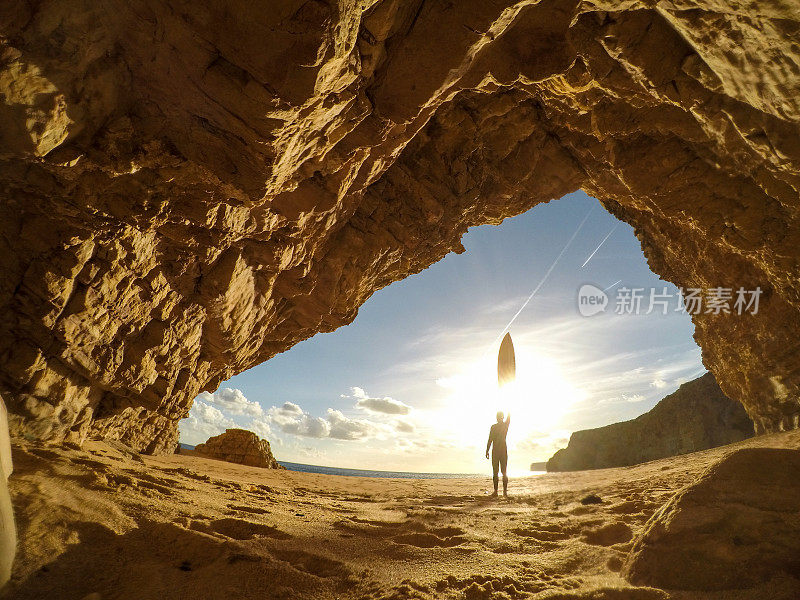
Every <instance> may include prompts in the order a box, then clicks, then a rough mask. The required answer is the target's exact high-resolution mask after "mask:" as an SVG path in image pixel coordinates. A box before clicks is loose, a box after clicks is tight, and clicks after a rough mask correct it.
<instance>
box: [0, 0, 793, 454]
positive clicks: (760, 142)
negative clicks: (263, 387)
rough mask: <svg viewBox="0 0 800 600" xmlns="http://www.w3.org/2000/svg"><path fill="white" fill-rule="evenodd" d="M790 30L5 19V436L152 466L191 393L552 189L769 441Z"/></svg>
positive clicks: (415, 9)
mask: <svg viewBox="0 0 800 600" xmlns="http://www.w3.org/2000/svg"><path fill="white" fill-rule="evenodd" d="M799 13H800V9H798V7H797V6H796V5H795V4H794V3H791V2H788V3H787V2H779V1H778V0H766V1H763V0H758V1H756V0H749V1H747V0H746V1H745V2H740V3H738V4H736V5H735V7H732V6H731V5H729V3H726V2H717V1H716V0H701V1H700V2H685V1H683V0H662V1H659V2H656V1H655V0H626V1H624V2H618V1H615V2H611V1H610V0H587V1H577V0H540V1H538V2H533V1H528V0H523V1H520V2H517V3H511V2H503V1H495V0H488V1H487V0H463V1H459V2H457V3H452V2H443V1H432V0H427V1H423V0H377V1H376V0H341V1H339V2H336V1H333V0H330V1H329V0H275V1H273V2H269V3H253V2H248V1H244V0H215V1H211V2H203V3H196V2H186V1H184V0H169V1H166V2H164V1H158V2H156V1H154V0H124V1H123V0H107V1H106V2H102V3H98V2H92V1H91V0H71V1H69V2H66V1H64V0H10V1H9V2H5V3H3V4H2V6H0V44H2V47H1V48H0V136H1V138H0V180H2V186H0V194H1V195H2V201H0V274H2V275H0V309H2V310H1V311H0V315H2V318H1V319H0V388H2V391H3V392H4V393H5V394H6V397H7V398H8V404H9V409H10V412H11V413H12V415H11V428H12V432H13V433H20V432H23V431H24V432H26V433H28V434H31V435H36V436H38V437H41V438H48V439H74V440H75V441H81V440H82V439H84V438H85V437H86V436H87V435H100V436H104V437H106V438H109V439H119V440H121V441H123V442H125V443H126V444H129V445H130V446H132V447H133V448H135V449H137V450H141V451H145V452H164V451H171V450H172V449H173V448H174V447H175V443H176V441H177V427H176V424H177V421H178V420H179V419H180V418H182V417H184V416H186V414H187V413H188V410H189V407H190V406H191V402H192V399H193V398H194V397H195V396H196V395H197V393H198V392H200V391H202V390H214V389H215V388H216V387H217V386H218V385H219V383H220V382H222V381H224V380H225V379H227V378H229V377H230V376H232V375H233V374H235V373H238V372H240V371H242V370H244V369H247V368H249V367H252V366H254V365H256V364H258V363H260V362H262V361H264V360H267V359H269V358H270V357H271V356H274V355H275V354H276V353H278V352H281V351H284V350H286V349H288V348H290V347H291V346H292V345H293V344H295V343H297V342H298V341H300V340H303V339H305V338H308V337H309V336H311V335H314V334H315V333H317V332H320V331H331V330H333V329H335V328H337V327H339V326H341V325H343V324H346V323H349V322H350V321H352V319H353V318H354V317H355V316H356V313H357V310H358V307H359V306H360V304H361V303H363V302H364V301H365V300H366V299H367V298H368V297H369V296H370V294H372V293H373V292H374V291H375V290H377V289H379V288H381V287H383V286H385V285H388V284H389V283H391V282H392V281H395V280H398V279H401V278H403V277H405V276H407V275H409V274H411V273H415V272H418V271H420V270H421V269H424V268H426V267H427V266H429V265H430V264H432V263H433V262H435V261H437V260H439V259H440V258H442V257H443V256H444V255H445V254H447V253H448V252H451V251H455V252H460V251H462V246H461V244H460V241H459V240H460V237H461V235H462V234H463V233H464V232H465V231H466V229H467V227H469V226H471V225H476V224H480V223H498V222H500V221H501V220H502V219H503V218H505V217H508V216H512V215H516V214H519V213H521V212H523V211H525V210H527V209H529V208H530V207H532V206H534V205H535V204H537V203H539V202H544V201H548V200H550V199H554V198H558V197H560V196H562V195H564V194H565V193H567V192H570V191H574V190H576V189H579V188H583V189H585V190H586V191H587V192H588V193H590V194H592V195H594V196H596V197H597V198H599V199H600V200H601V201H602V202H603V203H604V205H605V206H606V207H607V208H608V209H609V210H610V211H611V212H613V213H614V214H615V215H617V216H618V217H619V218H620V219H622V220H624V221H626V222H628V223H631V224H632V225H633V226H634V227H635V229H636V233H637V235H638V236H639V238H640V240H641V241H642V246H643V248H644V251H645V254H646V256H647V257H648V260H649V261H650V265H651V267H652V268H653V270H654V271H655V272H656V273H658V274H660V275H661V276H663V277H665V278H667V279H669V280H671V281H673V282H675V283H676V284H678V285H683V286H695V287H704V288H708V287H714V286H726V287H739V286H744V287H754V286H756V285H760V286H761V287H762V289H763V290H764V295H763V296H762V301H761V307H760V312H759V313H758V314H757V315H748V316H744V317H740V316H732V315H725V314H722V315H705V314H703V315H699V316H697V317H696V318H695V324H696V337H697V340H698V342H699V343H700V345H701V346H702V348H703V357H704V361H705V364H706V365H707V366H708V368H709V369H710V370H711V371H712V372H714V373H715V374H716V376H717V378H718V380H719V381H720V385H721V386H722V388H723V390H724V391H725V393H726V394H728V395H729V396H730V397H732V398H734V399H736V400H739V401H741V402H742V403H743V404H744V406H745V407H746V409H747V411H748V413H749V414H750V416H751V417H752V418H753V419H754V420H755V422H756V425H757V428H758V430H759V431H773V430H778V429H785V428H792V427H797V426H798V419H799V416H800V405H799V404H798V390H799V389H800V368H798V365H799V364H800V359H799V358H798V344H799V343H800V342H799V341H798V340H800V336H798V327H799V325H798V324H800V313H799V307H800V278H798V254H799V253H800V252H799V251H798V247H800V228H798V190H799V189H800V177H799V176H798V175H799V173H798V171H799V170H800V135H798V133H800V127H798V117H799V116H800V77H799V76H798V73H799V72H800V35H799V34H798V22H800V14H799Z"/></svg>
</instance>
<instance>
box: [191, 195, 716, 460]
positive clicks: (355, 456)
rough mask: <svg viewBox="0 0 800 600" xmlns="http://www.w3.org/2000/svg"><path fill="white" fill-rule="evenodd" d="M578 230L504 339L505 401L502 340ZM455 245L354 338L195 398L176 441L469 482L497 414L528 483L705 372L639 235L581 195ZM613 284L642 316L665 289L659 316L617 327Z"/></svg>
mask: <svg viewBox="0 0 800 600" xmlns="http://www.w3.org/2000/svg"><path fill="white" fill-rule="evenodd" d="M587 215H588V218H586V217H587ZM584 219H586V220H585V223H584V225H583V227H582V228H581V229H580V230H579V231H578V234H577V235H576V236H575V238H574V241H573V242H572V243H571V244H570V245H569V246H568V247H567V249H566V250H565V251H564V252H563V255H562V256H561V258H560V259H559V260H558V262H557V263H556V265H555V267H554V268H553V269H552V273H551V274H550V276H549V278H547V280H546V281H545V283H544V284H543V285H542V287H541V289H540V291H539V292H538V293H537V294H536V295H535V296H534V298H533V299H532V300H531V302H530V303H529V304H528V305H527V306H526V307H525V309H524V310H523V311H522V312H521V313H520V315H519V317H518V318H517V319H516V320H515V321H514V323H513V324H512V325H511V327H510V332H511V335H512V337H513V339H514V344H515V348H516V350H517V358H518V384H517V389H516V390H515V391H514V395H513V398H512V397H510V396H509V397H501V396H499V395H498V392H497V390H496V375H494V369H495V364H496V363H495V361H496V351H497V346H498V344H499V340H498V339H497V338H498V336H499V334H500V333H501V332H502V330H503V328H504V327H505V326H506V324H507V323H508V322H509V320H510V319H511V318H512V317H513V316H514V314H515V313H516V312H517V311H518V310H519V308H520V307H521V306H522V304H523V303H524V302H525V299H526V298H527V297H528V295H529V294H530V293H531V291H532V290H533V289H534V288H535V287H536V285H537V284H538V283H539V282H540V281H541V280H542V278H543V277H544V275H545V273H546V272H547V270H548V268H549V267H551V266H552V265H553V262H554V260H555V259H556V258H557V257H558V255H559V253H561V252H562V250H563V249H564V247H565V244H566V243H567V241H568V240H569V239H570V237H571V236H572V235H573V234H574V233H575V231H576V229H577V228H578V226H579V224H580V223H581V222H582V221H583V220H584ZM609 234H610V235H609ZM607 236H608V237H607ZM606 237H607V239H606V241H605V243H603V244H602V246H600V248H599V250H597V251H596V253H595V254H594V255H593V256H592V258H591V260H590V261H589V262H588V263H587V264H586V265H585V266H582V265H583V263H584V262H585V261H586V259H587V258H588V257H589V256H591V255H592V253H593V252H594V251H595V250H596V249H597V247H598V245H600V243H601V242H602V241H603V240H604V239H605V238H606ZM463 243H464V246H465V247H466V249H467V251H466V252H465V253H464V254H460V255H456V254H449V255H448V256H446V257H445V258H444V259H443V260H441V261H440V262H438V263H436V264H435V265H433V266H431V267H430V268H428V269H426V270H425V271H423V272H422V273H419V274H417V275H413V276H411V277H409V278H407V279H405V280H403V281H399V282H397V283H394V284H392V285H391V286H389V287H387V288H384V289H383V290H380V291H378V292H376V293H375V294H374V295H373V296H372V297H371V298H370V299H369V300H368V301H367V302H366V303H365V304H364V305H363V306H362V307H361V309H360V311H359V315H358V317H357V318H356V319H355V321H354V322H353V323H352V324H351V325H349V326H346V327H342V328H340V329H338V330H337V331H335V332H333V333H327V334H319V335H317V336H315V337H313V338H311V339H310V340H306V341H305V342H301V343H300V344H298V345H296V346H295V347H293V348H292V349H291V350H289V351H287V352H285V353H283V354H281V355H278V356H276V357H274V358H273V359H271V360H270V361H268V362H266V363H264V364H262V365H259V366H257V367H255V368H253V369H250V370H249V371H247V372H245V373H241V374H240V375H237V376H235V377H233V378H232V379H230V380H228V381H227V382H225V383H223V384H222V385H221V386H220V390H218V391H217V392H216V393H215V394H208V393H205V394H201V396H199V397H198V399H197V400H196V401H195V405H194V407H193V409H192V413H191V414H190V418H189V419H186V420H184V421H182V422H181V426H180V431H181V441H183V442H186V443H190V444H194V443H199V442H201V441H205V439H206V438H207V437H209V436H210V435H214V434H216V433H219V432H221V431H223V430H224V429H225V427H231V426H243V427H246V428H250V429H252V430H254V431H256V432H257V433H259V434H260V435H261V436H262V437H265V438H267V439H269V440H270V441H271V442H272V445H273V451H274V453H275V454H276V456H277V458H278V459H279V460H287V461H293V462H306V463H313V464H324V465H331V466H341V467H352V468H366V469H387V470H411V471H442V472H479V471H481V470H485V469H486V461H485V459H484V458H483V456H482V455H483V449H484V447H485V443H486V433H487V432H488V427H489V425H490V424H491V423H492V421H493V415H494V413H495V411H496V410H497V409H498V408H501V409H508V408H510V407H512V406H513V408H512V409H511V412H512V427H511V429H510V431H509V437H510V441H511V444H510V454H511V457H510V464H511V467H510V468H511V469H512V471H517V472H522V471H525V470H526V469H527V467H528V464H529V463H530V462H531V461H540V460H546V459H547V458H548V457H549V456H550V455H551V454H552V453H553V452H554V451H555V450H556V449H558V448H559V447H561V446H563V445H565V443H566V439H567V438H568V437H569V434H570V433H571V432H572V431H575V430H578V429H585V428H589V427H597V426H601V425H606V424H609V423H613V422H617V421H620V420H625V419H630V418H633V417H636V416H638V415H639V414H642V413H644V412H646V411H647V410H649V409H650V408H651V407H652V406H653V405H654V404H655V403H656V402H657V401H658V400H659V399H660V398H662V397H663V396H664V395H666V394H668V393H670V392H672V391H674V390H675V389H676V388H677V387H678V386H679V385H680V384H681V383H683V382H684V381H688V380H690V379H693V378H695V377H697V376H699V375H700V374H702V373H703V372H704V371H705V369H704V368H703V366H702V363H701V360H700V350H699V348H698V347H697V345H696V344H695V343H694V341H693V339H692V333H693V326H692V323H691V321H690V319H689V316H688V315H686V314H685V313H683V312H681V311H679V310H675V309H676V308H678V307H679V306H680V304H679V302H678V299H677V290H676V289H675V287H674V286H672V285H671V284H668V283H666V282H663V281H662V280H660V279H659V278H658V277H657V276H656V275H654V274H653V273H652V272H651V271H650V269H649V268H648V266H647V263H646V260H645V258H644V256H643V254H642V251H641V247H640V245H639V242H638V240H637V239H636V237H635V236H634V234H633V229H632V228H631V227H630V226H628V225H626V224H624V223H621V222H619V221H618V220H617V219H616V218H615V217H613V216H611V215H610V214H609V213H607V212H606V211H605V210H604V209H603V208H602V206H601V205H600V203H599V202H598V201H597V200H595V199H593V198H590V197H589V196H587V195H586V194H585V193H583V192H576V193H574V194H570V195H568V196H566V197H564V198H562V199H560V200H556V201H553V202H550V203H549V204H542V205H539V206H536V207H535V208H533V209H531V210H530V211H528V212H527V213H525V214H523V215H520V216H517V217H514V218H511V219H506V220H505V221H504V222H503V223H502V224H501V225H499V226H491V225H484V226H480V227H474V228H472V229H471V230H470V231H469V232H468V233H467V234H466V235H465V236H464V238H463ZM586 283H590V284H593V285H596V286H597V287H599V288H601V289H605V288H608V287H609V286H611V287H610V288H609V289H608V291H607V294H608V295H609V298H610V300H609V305H608V307H607V309H606V310H605V311H604V312H601V313H599V314H597V315H594V316H591V317H584V316H581V315H580V314H579V311H578V308H577V302H578V300H577V296H578V289H579V288H580V287H581V285H583V284H586ZM614 284H616V285H614ZM623 287H628V288H645V291H644V293H643V295H644V300H643V303H642V308H643V310H642V313H644V312H646V309H647V308H648V294H649V289H650V288H652V287H655V288H657V291H658V292H661V291H662V289H663V288H664V287H667V293H668V294H671V295H672V296H671V298H670V299H669V304H668V314H667V315H663V314H660V309H659V310H654V311H653V312H652V313H651V314H637V315H631V314H616V312H615V303H616V297H617V295H618V294H619V293H620V292H619V289H620V288H623ZM512 434H513V435H512Z"/></svg>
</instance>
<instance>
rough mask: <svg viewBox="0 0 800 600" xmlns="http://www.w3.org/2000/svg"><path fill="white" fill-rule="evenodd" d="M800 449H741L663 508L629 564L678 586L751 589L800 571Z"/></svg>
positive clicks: (640, 580) (639, 575)
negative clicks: (799, 515)
mask: <svg viewBox="0 0 800 600" xmlns="http://www.w3.org/2000/svg"><path fill="white" fill-rule="evenodd" d="M798 473H800V451H798V450H789V449H779V448H746V449H742V450H738V451H736V452H734V453H733V454H731V455H729V456H727V457H726V458H724V459H723V460H722V461H721V462H720V463H719V464H717V465H715V466H713V467H712V468H711V469H710V470H709V471H708V472H707V473H706V474H705V475H704V476H703V477H702V478H701V479H700V480H699V481H698V482H697V483H695V484H693V485H690V486H689V487H687V488H685V489H684V490H682V491H680V492H678V493H677V494H676V495H675V496H674V497H673V498H672V499H671V500H670V501H669V502H667V504H665V505H664V506H663V507H662V508H661V509H659V510H658V512H656V514H655V515H653V517H652V518H651V519H650V521H649V522H648V523H647V525H646V527H645V531H644V533H642V534H641V536H639V537H638V538H637V539H636V540H635V543H634V546H633V549H632V550H631V553H630V556H629V558H628V560H627V562H626V564H625V567H624V574H625V576H626V577H627V578H628V579H629V580H630V581H631V582H634V583H637V584H645V585H653V586H656V587H660V588H666V589H674V590H704V591H706V590H731V589H743V588H750V587H753V586H755V585H757V584H759V583H763V582H766V581H769V580H770V579H771V578H773V577H787V576H791V577H795V578H797V577H798V576H800V521H798V514H800V479H798V477H797V474H798Z"/></svg>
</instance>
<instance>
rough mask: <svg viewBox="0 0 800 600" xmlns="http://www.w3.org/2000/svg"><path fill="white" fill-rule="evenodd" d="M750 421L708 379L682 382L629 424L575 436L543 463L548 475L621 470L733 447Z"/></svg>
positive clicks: (750, 429)
mask: <svg viewBox="0 0 800 600" xmlns="http://www.w3.org/2000/svg"><path fill="white" fill-rule="evenodd" d="M753 432H754V428H753V422H752V421H751V420H750V418H749V417H748V416H747V413H746V412H745V410H744V408H743V407H742V405H741V404H740V403H738V402H736V401H734V400H731V399H730V398H728V397H727V396H725V394H723V393H722V390H721V389H720V388H719V385H717V382H716V380H715V379H714V376H713V375H712V374H711V373H706V374H705V375H703V376H702V377H699V378H698V379H695V380H693V381H690V382H688V383H684V384H683V385H682V386H681V387H680V388H678V389H677V390H676V391H675V392H674V393H672V394H670V395H669V396H667V397H665V398H663V399H662V400H661V401H660V402H659V403H658V404H656V405H655V406H654V407H653V409H652V410H650V412H647V413H645V414H643V415H641V416H639V417H637V418H635V419H633V420H632V421H625V422H622V423H614V424H613V425H607V426H605V427H600V428H598V429H587V430H584V431H576V432H575V433H573V434H572V436H571V437H570V440H569V444H568V445H567V447H566V448H562V449H561V450H559V451H558V452H556V453H555V454H554V455H553V457H552V458H551V459H550V460H549V461H547V470H548V471H580V470H583V469H603V468H606V467H623V466H627V465H635V464H638V463H642V462H647V461H649V460H656V459H658V458H665V457H667V456H676V455H678V454H686V453H688V452H695V451H697V450H705V449H707V448H714V447H715V446H722V445H725V444H731V443H733V442H738V441H739V440H743V439H745V438H748V437H751V436H752V435H753Z"/></svg>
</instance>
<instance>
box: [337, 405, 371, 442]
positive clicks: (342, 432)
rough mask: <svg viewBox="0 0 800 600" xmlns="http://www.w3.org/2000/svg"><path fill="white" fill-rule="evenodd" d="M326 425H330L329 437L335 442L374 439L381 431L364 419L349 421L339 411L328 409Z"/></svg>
mask: <svg viewBox="0 0 800 600" xmlns="http://www.w3.org/2000/svg"><path fill="white" fill-rule="evenodd" d="M328 423H329V424H330V431H329V433H328V435H329V437H332V438H335V439H337V440H360V439H364V438H370V437H376V435H378V434H379V433H380V431H381V426H380V425H379V424H377V423H373V422H372V421H367V420H364V419H350V418H348V417H345V416H344V415H343V414H342V413H341V411H338V410H334V409H333V408H329V409H328Z"/></svg>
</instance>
